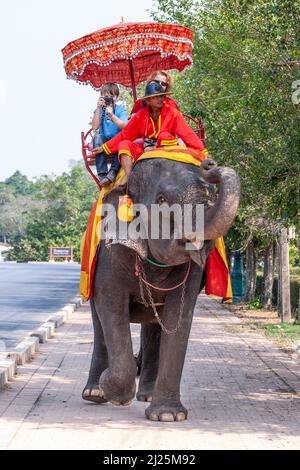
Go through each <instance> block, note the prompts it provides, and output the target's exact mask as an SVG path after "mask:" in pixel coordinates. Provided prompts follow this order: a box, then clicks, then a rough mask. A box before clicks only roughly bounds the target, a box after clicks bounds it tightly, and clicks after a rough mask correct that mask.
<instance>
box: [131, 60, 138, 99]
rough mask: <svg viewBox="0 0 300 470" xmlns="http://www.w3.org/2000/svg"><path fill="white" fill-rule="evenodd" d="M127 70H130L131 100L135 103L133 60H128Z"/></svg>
mask: <svg viewBox="0 0 300 470" xmlns="http://www.w3.org/2000/svg"><path fill="white" fill-rule="evenodd" d="M129 70H130V78H131V88H132V94H133V99H134V102H136V100H137V96H136V86H135V79H134V70H133V60H132V59H129Z"/></svg>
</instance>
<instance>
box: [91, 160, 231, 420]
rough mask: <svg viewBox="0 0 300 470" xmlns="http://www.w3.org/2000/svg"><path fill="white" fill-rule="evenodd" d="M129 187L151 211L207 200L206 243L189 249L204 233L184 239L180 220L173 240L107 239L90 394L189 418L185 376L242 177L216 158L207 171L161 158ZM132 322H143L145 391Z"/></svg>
mask: <svg viewBox="0 0 300 470" xmlns="http://www.w3.org/2000/svg"><path fill="white" fill-rule="evenodd" d="M216 185H217V186H216ZM217 187H218V191H216V188H217ZM125 190H126V187H125V186H120V187H117V188H115V189H114V190H112V191H111V192H110V193H108V194H107V196H106V198H105V202H106V203H111V204H114V205H115V206H117V204H118V198H119V196H120V195H121V194H125ZM128 191H129V195H130V197H131V198H132V199H133V201H134V202H135V203H142V204H144V205H145V206H146V208H150V207H151V204H162V203H164V202H166V203H168V204H170V205H171V204H175V203H177V204H179V205H181V206H183V205H184V204H192V205H196V204H200V203H201V204H203V205H204V243H203V244H202V247H199V249H194V248H195V247H194V246H193V249H192V250H188V249H187V248H186V246H187V245H186V244H187V242H191V243H192V244H193V243H194V244H195V240H197V233H196V232H195V231H194V230H192V231H190V232H189V233H183V235H182V238H181V239H176V238H175V237H174V230H175V227H174V223H173V226H172V221H171V228H172V230H173V232H171V236H170V238H169V239H162V238H161V237H159V238H158V239H151V238H149V239H148V240H145V239H142V238H140V239H134V240H131V239H128V240H125V241H122V240H119V242H118V243H113V244H109V243H107V241H105V240H102V241H101V247H100V252H99V257H98V261H97V267H96V272H95V279H94V298H93V299H92V301H91V310H92V319H93V327H94V350H93V355H92V360H91V366H90V371H89V378H88V381H87V384H86V386H85V388H84V390H83V392H82V397H83V398H84V399H85V400H89V401H92V402H95V403H105V402H110V403H112V404H115V405H128V404H130V402H131V401H132V399H133V398H134V396H135V394H136V398H137V400H140V401H147V402H151V403H150V405H149V406H148V408H147V409H146V411H145V413H146V417H147V418H148V419H150V420H153V421H182V420H184V419H187V410H186V408H185V407H184V406H183V405H182V403H181V401H180V380H181V374H182V369H183V365H184V359H185V354H186V348H187V343H188V338H189V333H190V328H191V323H192V317H193V311H194V307H195V303H196V300H197V296H198V294H199V290H200V284H201V279H202V275H203V270H204V265H205V262H206V258H207V256H208V254H209V252H210V251H211V249H212V248H213V246H214V240H216V239H217V238H218V237H220V236H223V235H224V234H225V233H226V232H227V231H228V229H229V228H230V226H231V225H232V224H233V221H234V218H235V215H236V212H237V209H238V204H239V197H240V184H239V178H238V176H237V175H236V173H235V172H234V171H233V170H232V169H230V168H225V167H223V168H222V167H218V166H217V165H216V163H215V162H214V161H213V160H211V159H209V160H205V161H204V162H202V164H201V166H200V169H199V167H197V166H194V165H192V164H186V163H181V162H178V161H173V160H169V159H161V158H153V159H146V160H141V161H140V162H139V161H138V162H137V163H136V165H135V166H134V168H133V171H132V173H131V175H130V177H129V180H128ZM149 210H150V209H149ZM193 227H194V226H193ZM193 227H192V228H193ZM152 286H154V288H153V287H152ZM130 322H132V323H141V353H142V354H141V357H142V364H141V373H140V378H139V385H138V391H137V393H136V374H137V365H136V360H135V357H134V354H133V348H132V340H131V333H130Z"/></svg>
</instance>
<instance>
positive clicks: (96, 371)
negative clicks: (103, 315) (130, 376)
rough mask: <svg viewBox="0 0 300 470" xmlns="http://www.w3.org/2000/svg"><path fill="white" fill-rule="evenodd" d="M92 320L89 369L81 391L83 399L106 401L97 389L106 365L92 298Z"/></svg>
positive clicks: (101, 337)
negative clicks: (92, 334)
mask: <svg viewBox="0 0 300 470" xmlns="http://www.w3.org/2000/svg"><path fill="white" fill-rule="evenodd" d="M90 305H91V311H92V320H93V327H94V349H93V354H92V360H91V365H90V371H89V378H88V381H87V384H86V386H85V387H84V389H83V392H82V398H83V399H84V400H88V401H92V402H94V403H106V402H107V400H106V399H105V398H104V396H103V394H102V392H101V390H100V389H99V379H100V375H101V373H102V372H103V371H104V370H105V369H106V368H107V367H108V359H107V349H106V345H105V341H104V336H103V330H102V326H101V323H100V320H99V317H98V314H97V312H96V308H95V303H94V299H91V301H90Z"/></svg>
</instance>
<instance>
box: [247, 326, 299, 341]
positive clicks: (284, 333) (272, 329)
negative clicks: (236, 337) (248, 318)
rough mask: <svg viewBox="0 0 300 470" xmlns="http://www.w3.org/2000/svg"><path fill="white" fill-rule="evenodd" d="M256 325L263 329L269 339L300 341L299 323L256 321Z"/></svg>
mask: <svg viewBox="0 0 300 470" xmlns="http://www.w3.org/2000/svg"><path fill="white" fill-rule="evenodd" d="M255 326H256V327H257V328H260V329H261V330H263V331H264V333H265V335H266V336H267V337H268V338H269V339H275V340H277V341H280V342H281V343H292V344H293V343H294V342H297V341H300V325H299V324H297V323H279V324H278V323H277V324H274V323H265V324H262V323H255Z"/></svg>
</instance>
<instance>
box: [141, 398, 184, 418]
mask: <svg viewBox="0 0 300 470" xmlns="http://www.w3.org/2000/svg"><path fill="white" fill-rule="evenodd" d="M145 413H146V417H147V418H148V419H150V420H151V421H164V422H172V421H184V420H185V419H187V415H188V412H187V409H186V408H185V407H184V406H183V405H182V404H181V402H180V401H178V402H174V403H164V404H154V403H151V405H150V406H148V408H147V409H146V410H145Z"/></svg>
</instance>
